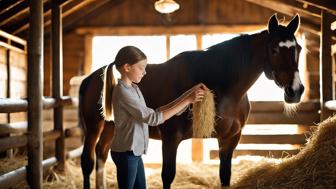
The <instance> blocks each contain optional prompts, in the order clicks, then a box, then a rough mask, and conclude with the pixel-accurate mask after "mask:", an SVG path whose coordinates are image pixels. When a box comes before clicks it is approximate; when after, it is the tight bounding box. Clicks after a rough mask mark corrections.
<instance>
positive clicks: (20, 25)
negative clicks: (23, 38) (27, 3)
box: [7, 0, 72, 35]
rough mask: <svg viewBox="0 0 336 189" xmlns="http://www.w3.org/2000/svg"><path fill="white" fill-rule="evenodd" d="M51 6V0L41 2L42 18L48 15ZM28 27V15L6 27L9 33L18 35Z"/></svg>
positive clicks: (61, 2)
mask: <svg viewBox="0 0 336 189" xmlns="http://www.w3.org/2000/svg"><path fill="white" fill-rule="evenodd" d="M70 1H72V0H70ZM65 2H67V0H60V1H59V3H60V5H62V4H63V3H65ZM51 6H52V2H51V1H46V2H45V3H44V4H43V15H44V19H45V18H46V17H48V15H49V17H50V15H51ZM28 28H29V15H28V16H26V17H25V18H23V19H21V20H20V21H19V22H17V23H16V24H13V25H12V26H10V27H8V28H7V31H8V32H10V33H13V34H14V35H18V34H19V33H20V32H22V31H24V30H27V29H28Z"/></svg>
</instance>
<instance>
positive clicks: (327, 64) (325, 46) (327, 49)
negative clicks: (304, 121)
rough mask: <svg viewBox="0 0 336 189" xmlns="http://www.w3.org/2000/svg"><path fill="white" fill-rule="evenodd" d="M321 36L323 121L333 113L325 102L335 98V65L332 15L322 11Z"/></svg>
mask: <svg viewBox="0 0 336 189" xmlns="http://www.w3.org/2000/svg"><path fill="white" fill-rule="evenodd" d="M321 14H322V15H321V38H320V93H321V121H323V120H325V119H327V118H328V117H329V116H331V115H332V111H331V110H329V109H327V108H326V107H325V102H326V101H328V100H333V99H334V94H333V93H334V88H335V87H334V82H333V73H334V69H333V65H332V59H331V58H332V57H331V34H332V33H331V28H330V26H331V23H332V15H331V14H330V13H328V12H326V11H324V10H322V11H321Z"/></svg>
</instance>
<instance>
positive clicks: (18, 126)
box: [0, 122, 28, 135]
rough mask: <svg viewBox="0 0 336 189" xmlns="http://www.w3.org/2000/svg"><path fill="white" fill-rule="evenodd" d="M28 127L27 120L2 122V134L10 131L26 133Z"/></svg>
mask: <svg viewBox="0 0 336 189" xmlns="http://www.w3.org/2000/svg"><path fill="white" fill-rule="evenodd" d="M27 127H28V123H27V122H16V123H5V124H0V135H2V134H8V133H25V132H27Z"/></svg>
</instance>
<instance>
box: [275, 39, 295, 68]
mask: <svg viewBox="0 0 336 189" xmlns="http://www.w3.org/2000/svg"><path fill="white" fill-rule="evenodd" d="M279 47H287V48H290V47H294V48H295V62H296V63H298V58H299V56H298V50H297V44H296V41H295V39H293V40H286V41H280V42H279Z"/></svg>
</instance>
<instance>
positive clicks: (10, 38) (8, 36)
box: [0, 30, 27, 46]
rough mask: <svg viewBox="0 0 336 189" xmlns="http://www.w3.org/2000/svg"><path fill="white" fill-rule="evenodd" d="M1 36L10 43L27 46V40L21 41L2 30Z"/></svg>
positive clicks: (0, 31)
mask: <svg viewBox="0 0 336 189" xmlns="http://www.w3.org/2000/svg"><path fill="white" fill-rule="evenodd" d="M0 36H2V37H4V38H6V39H7V40H9V41H14V42H16V43H19V44H21V45H24V46H26V45H27V41H26V40H24V39H21V38H19V37H16V36H15V35H12V34H9V33H7V32H4V31H2V30H0Z"/></svg>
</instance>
